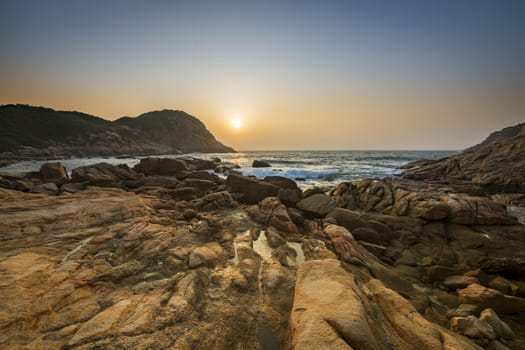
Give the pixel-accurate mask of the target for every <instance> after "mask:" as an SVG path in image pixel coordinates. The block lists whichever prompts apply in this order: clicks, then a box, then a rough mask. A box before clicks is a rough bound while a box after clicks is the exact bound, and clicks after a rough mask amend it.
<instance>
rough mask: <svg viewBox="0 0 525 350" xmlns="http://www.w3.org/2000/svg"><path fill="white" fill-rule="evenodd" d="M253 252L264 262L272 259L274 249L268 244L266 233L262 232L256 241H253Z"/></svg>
mask: <svg viewBox="0 0 525 350" xmlns="http://www.w3.org/2000/svg"><path fill="white" fill-rule="evenodd" d="M253 250H254V251H255V252H256V253H257V254H259V256H260V257H261V258H262V259H263V261H267V260H269V259H270V258H271V257H272V248H270V245H269V244H268V238H267V237H266V232H264V231H261V233H260V234H259V237H258V238H257V240H256V241H253Z"/></svg>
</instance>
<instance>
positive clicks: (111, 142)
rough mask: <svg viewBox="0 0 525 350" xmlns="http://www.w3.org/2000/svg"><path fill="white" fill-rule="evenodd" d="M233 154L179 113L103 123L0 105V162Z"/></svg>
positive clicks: (194, 120) (78, 114) (77, 114)
mask: <svg viewBox="0 0 525 350" xmlns="http://www.w3.org/2000/svg"><path fill="white" fill-rule="evenodd" d="M189 152H205V153H211V152H234V150H233V149H232V148H231V147H228V146H225V145H223V144H222V143H220V142H219V141H217V140H216V139H215V137H214V136H213V135H212V134H211V132H210V131H208V130H207V129H206V126H205V125H204V124H203V123H202V122H201V121H200V120H199V119H197V118H195V117H194V116H191V115H189V114H187V113H186V112H183V111H176V110H161V111H153V112H148V113H144V114H141V115H139V116H138V117H135V118H131V117H122V118H120V119H117V120H115V121H109V120H106V119H103V118H100V117H97V116H93V115H89V114H85V113H81V112H76V111H56V110H53V109H51V108H46V107H34V106H29V105H12V104H11V105H3V106H0V158H2V159H31V158H59V157H94V156H124V155H135V156H138V155H155V154H170V153H189Z"/></svg>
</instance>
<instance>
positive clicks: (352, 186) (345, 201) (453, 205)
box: [330, 179, 516, 225]
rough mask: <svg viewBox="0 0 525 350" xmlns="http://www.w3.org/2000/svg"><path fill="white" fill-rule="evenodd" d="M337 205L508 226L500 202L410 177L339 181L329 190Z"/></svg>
mask: <svg viewBox="0 0 525 350" xmlns="http://www.w3.org/2000/svg"><path fill="white" fill-rule="evenodd" d="M330 195H331V196H332V198H333V199H334V200H335V203H336V204H337V206H338V207H341V208H346V209H350V210H363V211H369V212H379V213H383V214H388V215H397V216H408V217H412V218H418V219H423V220H426V221H448V222H452V223H455V224H462V225H512V224H516V219H515V218H513V217H511V216H509V215H508V214H507V212H506V208H505V206H504V205H502V204H501V203H498V202H495V201H493V200H492V199H490V198H487V197H482V196H472V195H469V194H465V193H453V192H452V190H451V188H447V187H444V186H442V185H436V184H425V183H421V182H416V181H410V180H390V179H383V180H373V181H372V180H360V181H352V182H342V183H340V184H338V185H337V186H336V187H335V188H334V189H333V190H332V191H331V193H330Z"/></svg>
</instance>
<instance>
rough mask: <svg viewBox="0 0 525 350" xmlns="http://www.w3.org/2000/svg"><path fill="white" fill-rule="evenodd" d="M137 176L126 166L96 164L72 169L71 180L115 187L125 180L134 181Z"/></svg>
mask: <svg viewBox="0 0 525 350" xmlns="http://www.w3.org/2000/svg"><path fill="white" fill-rule="evenodd" d="M136 178H137V174H136V173H135V172H134V171H133V170H131V169H130V168H129V167H128V166H127V165H125V164H122V165H118V166H115V165H112V164H109V163H98V164H93V165H87V166H82V167H79V168H75V169H73V171H72V173H71V179H72V181H74V182H85V183H89V184H91V185H95V186H117V185H119V184H120V183H121V182H122V181H125V180H135V179H136Z"/></svg>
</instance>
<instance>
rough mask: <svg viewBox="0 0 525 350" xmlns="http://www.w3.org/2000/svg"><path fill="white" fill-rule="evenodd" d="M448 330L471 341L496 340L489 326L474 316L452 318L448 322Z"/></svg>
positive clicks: (494, 333)
mask: <svg viewBox="0 0 525 350" xmlns="http://www.w3.org/2000/svg"><path fill="white" fill-rule="evenodd" d="M450 329H452V330H453V331H454V332H458V333H461V334H463V335H465V336H467V337H469V338H473V339H487V340H494V339H496V332H495V331H494V329H493V328H492V327H491V325H490V324H488V323H486V322H483V321H480V320H479V319H477V318H476V317H474V316H467V317H453V318H452V319H451V320H450Z"/></svg>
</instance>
